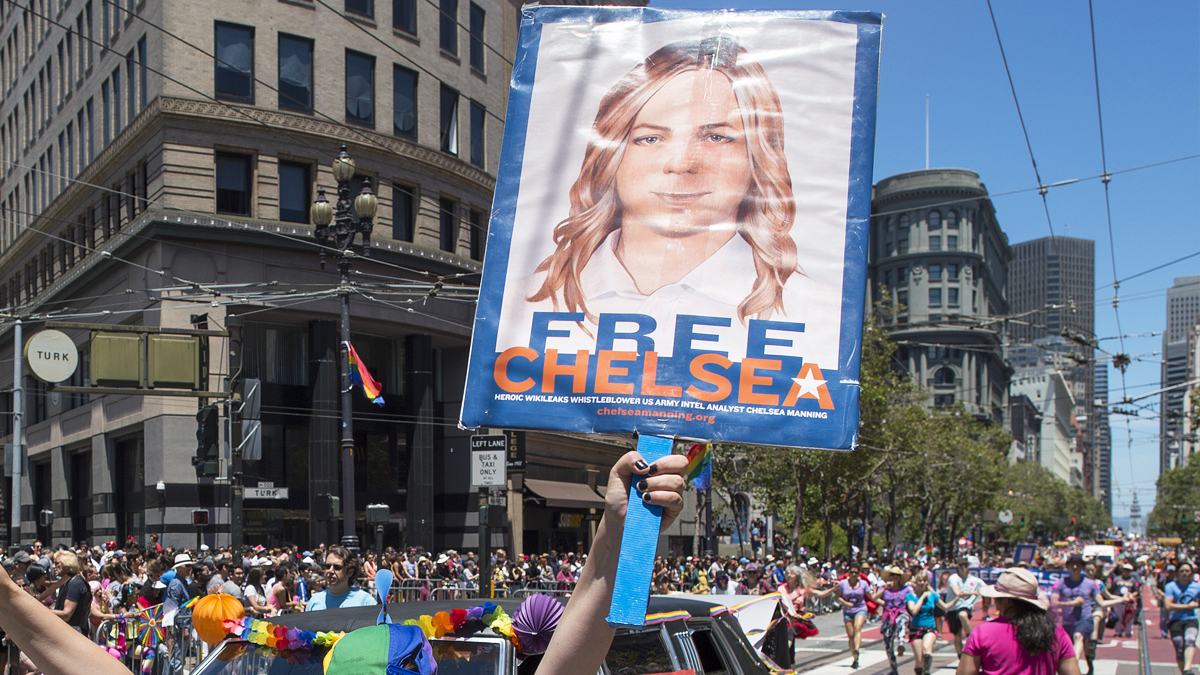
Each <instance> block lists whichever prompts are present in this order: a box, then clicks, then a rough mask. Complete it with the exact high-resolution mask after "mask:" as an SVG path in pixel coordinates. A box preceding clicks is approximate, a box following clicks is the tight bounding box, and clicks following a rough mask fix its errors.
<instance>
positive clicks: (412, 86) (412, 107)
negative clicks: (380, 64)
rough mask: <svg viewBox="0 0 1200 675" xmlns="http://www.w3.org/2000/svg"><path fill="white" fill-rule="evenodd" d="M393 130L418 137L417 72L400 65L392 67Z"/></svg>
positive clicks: (397, 133) (411, 136)
mask: <svg viewBox="0 0 1200 675" xmlns="http://www.w3.org/2000/svg"><path fill="white" fill-rule="evenodd" d="M392 131H393V132H394V133H395V134H396V135H397V136H408V137H409V138H416V137H417V73H416V71H413V70H409V69H408V68H401V67H400V66H393V68H392Z"/></svg>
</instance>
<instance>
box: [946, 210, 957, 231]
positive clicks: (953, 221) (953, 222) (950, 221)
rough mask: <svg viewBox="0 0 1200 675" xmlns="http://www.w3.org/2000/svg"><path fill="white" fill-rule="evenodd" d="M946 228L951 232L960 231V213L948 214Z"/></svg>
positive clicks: (952, 212)
mask: <svg viewBox="0 0 1200 675" xmlns="http://www.w3.org/2000/svg"><path fill="white" fill-rule="evenodd" d="M946 227H948V228H950V229H951V230H957V229H958V211H951V212H950V213H947V214H946Z"/></svg>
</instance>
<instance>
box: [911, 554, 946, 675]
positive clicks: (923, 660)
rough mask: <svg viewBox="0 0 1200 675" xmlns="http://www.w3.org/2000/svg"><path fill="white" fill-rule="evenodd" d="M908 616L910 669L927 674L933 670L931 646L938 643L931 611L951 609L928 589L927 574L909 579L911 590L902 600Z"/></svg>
mask: <svg viewBox="0 0 1200 675" xmlns="http://www.w3.org/2000/svg"><path fill="white" fill-rule="evenodd" d="M904 600H905V604H906V605H908V613H909V614H911V615H912V620H911V621H909V623H908V641H909V642H910V643H912V646H913V669H914V671H915V672H916V675H922V674H924V675H928V673H929V671H930V670H931V668H932V667H933V645H934V642H936V641H937V627H936V624H935V621H936V620H935V619H934V617H933V610H934V609H935V608H941V609H942V611H946V610H949V609H950V605H947V604H946V603H945V602H944V601H943V600H942V596H941V595H939V594H938V593H937V591H934V590H933V589H932V588H930V587H929V571H928V570H918V571H917V573H916V574H914V575H913V577H912V591H910V592H909V594H908V596H907V597H905V599H904Z"/></svg>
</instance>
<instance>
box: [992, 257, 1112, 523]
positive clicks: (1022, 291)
mask: <svg viewBox="0 0 1200 675" xmlns="http://www.w3.org/2000/svg"><path fill="white" fill-rule="evenodd" d="M1095 249H1096V244H1095V242H1093V241H1092V240H1090V239H1076V238H1073V237H1042V238H1041V239H1034V240H1032V241H1026V242H1021V243H1019V244H1014V245H1013V247H1012V250H1013V262H1012V273H1011V274H1010V275H1009V282H1008V289H1009V292H1008V298H1009V306H1010V309H1011V314H1012V315H1013V316H1014V318H1016V319H1017V321H1013V322H1011V323H1010V324H1009V339H1010V343H1011V345H1012V346H1011V348H1010V358H1011V357H1012V355H1013V353H1015V352H1020V351H1025V352H1028V351H1030V346H1033V351H1035V352H1036V358H1037V360H1038V361H1039V363H1040V364H1041V365H1047V366H1053V367H1055V368H1056V369H1057V370H1059V371H1061V372H1062V374H1063V377H1064V378H1065V379H1066V381H1067V385H1068V386H1069V387H1070V389H1071V394H1072V396H1074V398H1075V419H1076V421H1077V423H1078V425H1079V432H1080V433H1079V436H1078V438H1077V445H1076V449H1077V451H1078V452H1080V453H1082V455H1083V458H1082V459H1083V466H1082V470H1083V488H1084V490H1086V491H1087V492H1088V493H1089V494H1091V495H1092V496H1093V497H1096V498H1098V499H1101V498H1104V496H1105V495H1104V494H1103V492H1104V491H1105V490H1106V487H1105V484H1106V480H1107V479H1106V478H1105V477H1104V476H1102V468H1103V467H1106V466H1108V464H1109V460H1108V457H1107V456H1105V457H1101V456H1100V455H1101V453H1102V452H1106V451H1104V450H1102V449H1101V448H1100V447H1099V446H1098V442H1097V437H1098V429H1097V427H1098V424H1097V423H1096V421H1095V420H1094V419H1093V417H1094V415H1093V414H1092V413H1093V412H1094V411H1093V402H1094V399H1095V392H1096V388H1095V382H1094V380H1095V368H1094V367H1093V366H1092V364H1091V362H1092V359H1093V356H1094V353H1093V349H1092V348H1091V347H1088V346H1085V345H1084V344H1082V343H1081V341H1083V340H1091V339H1093V338H1095V337H1096V325H1095V321H1096V318H1095V310H1094V307H1093V298H1094V297H1095V288H1096V252H1095ZM1109 499H1111V498H1109ZM1105 503H1110V502H1109V501H1106V502H1105Z"/></svg>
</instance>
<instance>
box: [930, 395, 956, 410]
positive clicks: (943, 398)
mask: <svg viewBox="0 0 1200 675" xmlns="http://www.w3.org/2000/svg"><path fill="white" fill-rule="evenodd" d="M952 405H954V394H938V395H936V396H934V397H933V407H935V408H947V407H949V406H952Z"/></svg>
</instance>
